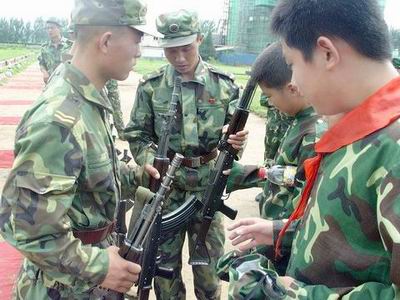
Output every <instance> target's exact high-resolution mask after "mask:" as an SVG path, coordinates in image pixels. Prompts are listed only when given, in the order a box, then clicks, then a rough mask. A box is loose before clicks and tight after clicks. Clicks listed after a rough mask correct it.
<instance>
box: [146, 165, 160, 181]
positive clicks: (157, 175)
mask: <svg viewBox="0 0 400 300" xmlns="http://www.w3.org/2000/svg"><path fill="white" fill-rule="evenodd" d="M144 170H145V171H146V173H147V174H149V175H150V176H151V177H154V178H155V179H160V173H158V171H157V169H156V168H154V167H153V166H152V165H149V164H146V165H144Z"/></svg>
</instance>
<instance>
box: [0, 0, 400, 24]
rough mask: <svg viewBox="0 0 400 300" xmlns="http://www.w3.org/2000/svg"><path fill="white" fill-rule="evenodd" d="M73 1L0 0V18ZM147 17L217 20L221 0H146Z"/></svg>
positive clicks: (396, 0) (392, 7)
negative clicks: (180, 14)
mask: <svg viewBox="0 0 400 300" xmlns="http://www.w3.org/2000/svg"><path fill="white" fill-rule="evenodd" d="M73 2H74V1H73V0H34V1H31V0H1V3H2V5H1V9H0V17H8V18H10V17H19V18H23V19H25V20H34V19H36V18H37V17H39V16H43V17H45V18H48V17H51V16H55V17H63V18H68V17H69V15H70V12H71V9H72V6H73ZM147 2H148V7H149V20H154V18H155V17H156V16H157V15H158V14H160V13H163V12H168V11H172V10H177V9H179V8H190V9H192V10H196V11H197V12H198V13H199V15H200V18H201V19H208V20H215V21H216V22H218V20H219V19H220V18H221V17H222V15H223V2H224V1H223V0H147ZM385 17H386V21H387V22H388V24H389V26H391V27H395V28H400V0H387V7H386V11H385Z"/></svg>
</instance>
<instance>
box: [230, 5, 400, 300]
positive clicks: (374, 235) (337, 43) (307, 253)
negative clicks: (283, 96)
mask: <svg viewBox="0 0 400 300" xmlns="http://www.w3.org/2000/svg"><path fill="white" fill-rule="evenodd" d="M349 11H351V12H352V13H351V14H349V13H348V12H349ZM272 29H273V31H274V32H275V33H276V34H278V35H279V36H280V37H281V38H282V40H283V50H284V55H285V58H286V61H287V62H288V64H290V65H291V66H292V70H293V79H292V80H293V81H294V82H295V83H296V84H297V85H298V86H299V88H300V90H301V92H302V93H303V94H304V95H305V97H306V98H307V99H308V100H309V101H310V103H311V104H312V106H313V107H314V108H315V110H316V111H317V112H318V113H320V114H322V115H327V116H329V117H330V116H335V115H340V114H344V116H343V117H342V118H340V117H339V118H332V119H333V123H332V124H331V127H330V129H329V130H328V131H327V132H326V133H325V134H324V135H323V136H322V137H321V139H320V141H319V142H318V143H317V144H316V147H315V149H316V152H317V156H316V157H315V158H313V159H311V160H308V161H307V162H306V163H305V168H306V173H307V184H306V186H305V188H304V192H303V193H302V196H301V199H300V200H299V204H298V206H297V208H296V211H295V213H294V214H293V215H292V216H291V218H290V219H289V221H288V222H287V223H286V225H287V224H290V225H291V226H290V227H294V225H296V223H294V222H292V221H295V220H296V219H300V218H301V220H300V222H299V221H297V231H296V233H295V238H294V240H293V245H292V252H291V253H292V255H291V258H290V262H289V266H288V270H287V273H286V275H287V276H286V277H281V278H280V281H281V282H282V283H283V284H284V285H285V287H286V289H287V299H293V298H296V299H298V298H299V297H300V298H304V299H328V298H329V299H338V298H345V299H394V298H398V297H399V295H400V289H399V287H400V271H399V270H400V259H399V253H400V222H399V219H400V213H399V211H400V199H399V192H398V188H399V184H400V164H399V160H398V157H399V155H400V146H399V141H400V122H399V120H398V118H399V116H400V77H399V76H398V74H397V72H396V70H395V68H394V67H393V65H392V64H391V61H390V60H391V51H390V41H389V33H388V28H387V25H386V24H385V22H384V19H383V16H382V14H381V12H380V9H379V7H378V5H377V3H376V1H374V0H364V1H359V0H330V1H322V0H315V1H307V0H281V1H280V2H279V3H278V5H277V7H276V10H275V12H274V14H273V18H272ZM280 225H281V224H277V222H270V221H266V220H257V219H247V220H242V221H240V222H238V223H237V224H235V225H234V226H232V227H231V228H230V229H231V230H233V233H232V234H231V236H230V238H231V239H233V240H234V241H233V244H238V243H241V242H243V241H245V240H248V239H249V238H251V241H250V243H248V244H247V245H244V246H242V247H241V248H242V249H245V248H248V247H253V246H254V245H258V244H269V245H272V244H278V245H277V246H278V247H277V250H279V244H280V242H281V241H282V245H284V246H288V245H289V244H290V241H291V239H290V236H289V235H288V233H286V235H283V233H284V231H282V233H281V234H280V238H278V240H277V239H276V236H275V235H274V232H275V233H276V232H277V230H279V226H280ZM282 238H283V239H282ZM300 295H301V296H300Z"/></svg>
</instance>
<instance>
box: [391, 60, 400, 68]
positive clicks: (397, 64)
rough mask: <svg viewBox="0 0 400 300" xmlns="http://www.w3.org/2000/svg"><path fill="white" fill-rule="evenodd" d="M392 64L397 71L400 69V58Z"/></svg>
mask: <svg viewBox="0 0 400 300" xmlns="http://www.w3.org/2000/svg"><path fill="white" fill-rule="evenodd" d="M392 63H393V66H394V67H395V68H396V69H400V58H393V60H392Z"/></svg>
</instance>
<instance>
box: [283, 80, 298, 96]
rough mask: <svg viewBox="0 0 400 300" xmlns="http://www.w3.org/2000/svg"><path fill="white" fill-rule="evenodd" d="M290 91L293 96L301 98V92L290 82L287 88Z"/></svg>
mask: <svg viewBox="0 0 400 300" xmlns="http://www.w3.org/2000/svg"><path fill="white" fill-rule="evenodd" d="M286 88H287V89H288V91H289V93H290V94H291V95H293V96H300V91H299V88H298V87H297V85H295V84H293V83H292V82H289V83H288V84H287V86H286Z"/></svg>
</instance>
